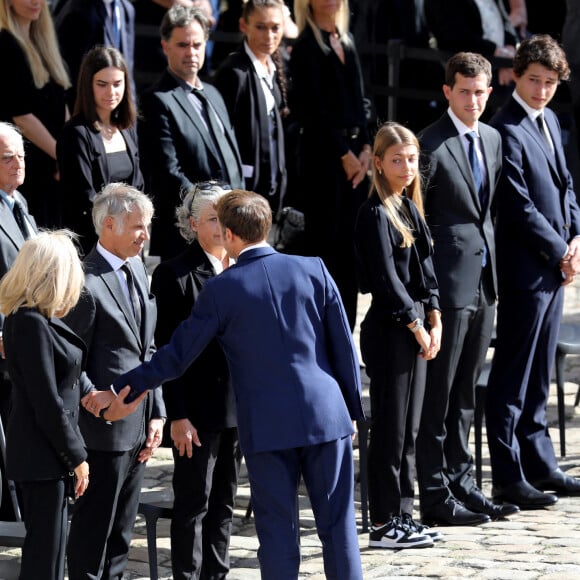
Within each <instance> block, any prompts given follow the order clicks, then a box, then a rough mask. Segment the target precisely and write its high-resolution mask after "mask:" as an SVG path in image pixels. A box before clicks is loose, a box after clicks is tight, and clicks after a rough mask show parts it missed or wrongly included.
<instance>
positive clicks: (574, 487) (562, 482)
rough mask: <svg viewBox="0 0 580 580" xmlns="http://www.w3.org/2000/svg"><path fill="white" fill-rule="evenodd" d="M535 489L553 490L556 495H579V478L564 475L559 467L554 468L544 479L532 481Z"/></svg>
mask: <svg viewBox="0 0 580 580" xmlns="http://www.w3.org/2000/svg"><path fill="white" fill-rule="evenodd" d="M532 485H533V486H534V487H535V488H536V489H541V490H542V491H544V490H549V491H554V492H556V493H557V494H558V495H580V479H576V478H575V477H571V476H569V475H566V474H565V473H564V472H563V471H562V470H561V469H554V471H552V472H551V473H550V475H548V477H546V478H544V479H539V480H538V481H534V482H532Z"/></svg>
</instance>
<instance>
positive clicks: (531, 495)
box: [492, 481, 558, 510]
mask: <svg viewBox="0 0 580 580" xmlns="http://www.w3.org/2000/svg"><path fill="white" fill-rule="evenodd" d="M492 494H493V501H495V502H496V503H500V502H507V503H513V504H517V505H518V506H519V507H520V509H522V510H533V509H539V508H543V507H548V506H551V505H554V504H555V503H556V502H557V501H558V497H557V496H555V495H553V494H551V493H543V492H541V491H539V490H538V489H536V488H535V487H533V486H532V485H530V484H529V483H528V482H527V481H516V483H510V484H509V485H504V486H494V488H493V491H492Z"/></svg>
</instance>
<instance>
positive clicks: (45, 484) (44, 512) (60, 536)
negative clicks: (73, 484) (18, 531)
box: [19, 479, 67, 580]
mask: <svg viewBox="0 0 580 580" xmlns="http://www.w3.org/2000/svg"><path fill="white" fill-rule="evenodd" d="M20 490H21V494H22V518H23V520H24V524H25V526H26V538H25V540H24V545H23V546H22V563H21V566H20V576H19V578H20V580H39V578H42V579H43V580H62V579H63V578H64V556H65V549H66V532H67V499H66V497H65V482H64V480H62V479H55V480H48V481H27V482H21V483H20Z"/></svg>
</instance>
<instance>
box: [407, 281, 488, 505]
mask: <svg viewBox="0 0 580 580" xmlns="http://www.w3.org/2000/svg"><path fill="white" fill-rule="evenodd" d="M442 314H443V316H442V322H443V333H442V336H441V350H440V351H439V354H438V355H437V357H436V358H435V359H433V360H432V361H429V364H428V365H427V367H428V371H427V385H428V387H427V389H426V392H425V402H424V405H423V414H422V417H421V428H420V430H419V436H418V438H417V476H418V483H419V494H420V498H421V510H422V511H423V510H425V509H429V507H432V506H435V505H438V504H440V503H443V502H444V501H445V500H446V499H447V498H449V497H450V496H452V495H453V496H454V497H457V499H459V500H463V499H465V498H466V496H468V495H469V493H470V492H471V491H472V489H473V486H474V485H475V481H474V479H473V456H472V454H471V450H470V448H469V431H470V429H471V425H472V423H473V414H474V406H475V384H476V382H477V379H478V378H479V375H480V373H481V368H482V366H483V364H484V362H485V357H486V354H487V349H488V348H489V342H490V339H491V334H492V331H493V319H494V314H495V302H494V300H492V299H491V298H490V294H489V291H488V290H487V289H486V286H485V285H484V284H480V288H479V289H478V291H477V292H476V295H475V298H474V300H473V303H472V304H470V305H469V306H467V307H465V308H456V309H453V308H444V309H443V312H442Z"/></svg>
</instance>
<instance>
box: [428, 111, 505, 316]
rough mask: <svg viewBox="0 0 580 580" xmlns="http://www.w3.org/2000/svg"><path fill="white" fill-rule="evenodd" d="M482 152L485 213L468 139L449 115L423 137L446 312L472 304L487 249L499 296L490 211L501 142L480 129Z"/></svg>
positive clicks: (488, 129)
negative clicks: (474, 178)
mask: <svg viewBox="0 0 580 580" xmlns="http://www.w3.org/2000/svg"><path fill="white" fill-rule="evenodd" d="M479 135H480V146H481V149H482V153H483V156H484V159H485V167H486V173H487V193H488V195H487V199H486V204H485V207H482V205H481V201H480V199H479V195H478V193H477V191H476V189H475V183H474V181H473V174H472V172H471V168H470V165H469V160H468V159H467V153H466V151H465V146H464V143H463V141H464V139H465V138H464V137H462V136H460V135H459V134H458V133H457V129H456V128H455V125H454V124H453V121H452V120H451V117H450V116H449V114H448V113H447V112H446V113H444V114H443V116H442V117H440V118H439V119H438V120H437V121H435V123H433V124H432V125H430V126H429V127H427V128H426V129H424V130H423V131H422V132H421V133H420V134H419V140H420V142H421V150H422V152H423V154H424V156H423V157H422V175H424V177H425V180H426V182H427V186H426V187H425V189H424V193H423V197H424V201H425V219H426V220H427V223H428V224H429V228H430V230H431V234H432V236H433V242H434V245H435V254H434V256H433V262H434V264H435V272H436V274H437V281H438V283H439V291H440V301H441V306H442V307H443V308H464V307H465V306H468V305H469V304H473V300H474V299H475V294H476V292H477V291H478V289H479V282H480V279H481V265H482V256H483V252H484V249H485V248H487V259H488V263H489V264H490V266H491V272H492V279H493V290H494V292H495V293H496V294H497V275H496V262H495V240H494V232H493V221H492V215H491V207H492V203H493V199H494V193H495V189H496V186H497V182H498V180H499V176H500V172H501V137H500V135H499V133H498V132H497V131H496V130H495V129H493V128H491V127H489V126H488V125H485V124H484V123H481V122H480V123H479Z"/></svg>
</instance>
